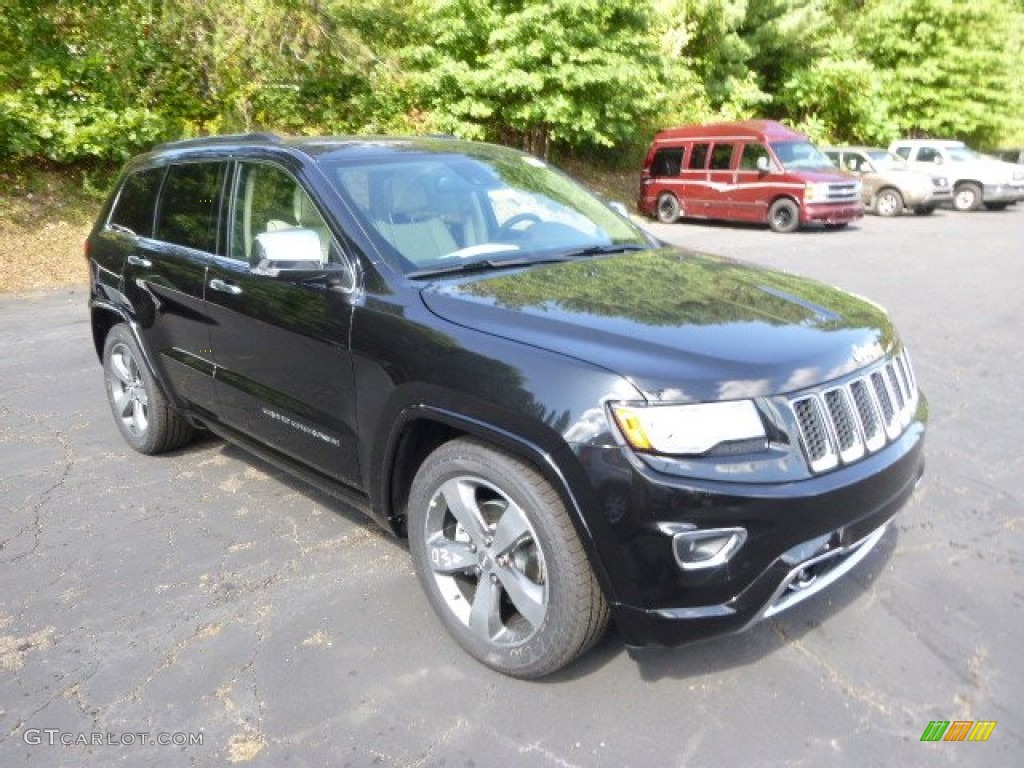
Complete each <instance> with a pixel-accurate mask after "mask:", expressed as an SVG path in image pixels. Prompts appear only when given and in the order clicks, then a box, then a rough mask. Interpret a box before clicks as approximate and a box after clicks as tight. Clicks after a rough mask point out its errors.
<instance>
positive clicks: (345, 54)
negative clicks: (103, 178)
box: [0, 0, 1024, 162]
mask: <svg viewBox="0 0 1024 768" xmlns="http://www.w3.org/2000/svg"><path fill="white" fill-rule="evenodd" d="M1022 71H1024V0H319V1H318V0H91V1H90V2H88V3H83V2H80V0H0V156H2V157H24V158H48V159H51V160H57V161H61V162H67V161H76V160H82V159H97V158H98V159H107V160H117V159H120V158H123V157H125V156H127V155H129V154H131V153H132V152H135V151H137V150H138V149H139V148H141V147H145V146H148V145H151V144H153V143H154V142H156V141H159V140H163V139H171V138H178V137H182V136H191V135H197V134H204V133H216V132H228V131H248V130H261V129H268V130H277V131H282V132H287V133H325V132H329V133H354V132H437V131H441V132H450V133H454V134H456V135H460V136H465V137H472V138H486V139H489V140H493V141H499V142H503V143H507V144H513V145H517V146H521V147H524V148H526V149H529V150H531V151H533V152H536V153H538V154H544V155H546V154H548V153H549V152H550V151H552V150H553V149H557V150H570V151H574V152H577V153H579V152H594V151H608V150H610V151H611V152H616V151H621V150H622V149H629V148H636V147H640V146H643V145H644V144H645V143H646V142H647V141H648V140H649V138H650V135H651V133H652V132H653V131H654V130H655V128H656V127H658V126H663V125H668V124H675V123H681V122H689V121H702V120H707V119H712V118H715V117H725V118H743V117H754V116H757V117H772V118H777V119H782V120H785V121H787V122H789V123H791V124H793V125H796V126H798V127H800V128H802V129H804V130H806V131H807V132H809V133H811V134H812V135H813V136H814V137H815V138H817V139H820V140H827V141H857V142H871V143H885V142H887V141H888V140H890V139H892V138H896V137H897V136H903V135H936V136H944V137H959V138H963V139H966V140H968V141H970V142H972V143H974V144H977V145H979V146H983V147H991V146H995V145H999V144H1015V145H1020V144H1024V85H1022V83H1024V81H1022V80H1021V78H1020V73H1021V72H1022Z"/></svg>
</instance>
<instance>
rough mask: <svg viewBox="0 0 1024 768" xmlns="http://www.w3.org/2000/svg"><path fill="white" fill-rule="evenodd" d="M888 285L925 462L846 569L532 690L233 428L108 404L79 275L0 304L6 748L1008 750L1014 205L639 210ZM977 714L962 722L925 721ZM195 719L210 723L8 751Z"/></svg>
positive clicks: (938, 755) (217, 761)
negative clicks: (814, 219)
mask: <svg viewBox="0 0 1024 768" xmlns="http://www.w3.org/2000/svg"><path fill="white" fill-rule="evenodd" d="M648 227H649V229H650V230H651V231H653V232H654V233H655V234H657V235H658V236H660V237H662V238H664V239H667V240H671V241H673V242H676V243H679V244H681V245H687V246H690V247H694V248H697V249H699V250H708V251H712V252H717V253H724V254H726V255H732V256H736V257H738V258H742V259H747V260H750V261H754V262H757V263H762V264H767V265H771V266H775V267H781V268H783V269H787V270H789V271H793V272H798V273H801V274H806V275H809V276H812V277H817V278H819V279H822V280H825V281H826V282H830V283H833V284H837V285H839V286H841V287H843V288H846V289H848V290H852V291H854V292H856V293H860V294H862V295H866V296H870V297H871V298H872V299H875V300H877V301H879V302H880V303H882V304H883V305H885V306H887V307H888V308H889V310H890V311H891V313H892V314H893V316H894V319H895V320H896V323H897V325H898V327H899V328H900V329H901V332H902V334H903V336H904V338H905V340H906V341H907V343H908V344H909V346H910V349H911V353H912V354H913V358H914V363H915V367H916V370H917V374H918V379H919V380H920V381H921V382H922V386H923V388H924V390H925V392H926V394H927V396H928V398H929V401H930V406H931V413H932V421H931V432H930V435H929V438H928V440H929V442H928V449H927V450H928V470H927V474H926V479H925V483H924V485H923V486H922V488H921V489H920V490H919V491H918V492H917V493H916V494H915V496H914V498H913V500H912V501H911V503H910V504H909V505H908V506H907V507H906V508H905V509H904V510H903V511H902V512H901V513H900V515H899V516H898V517H897V519H896V520H895V521H894V525H893V526H892V527H891V529H890V531H889V533H888V534H887V535H886V537H885V538H884V539H883V540H882V542H881V544H880V545H879V547H878V548H877V549H876V550H875V551H874V552H872V553H871V554H870V555H869V556H868V557H867V558H866V559H865V561H864V562H863V563H861V564H860V565H859V566H858V567H857V568H856V569H855V570H854V571H853V572H852V573H851V574H850V575H849V577H848V578H847V579H845V580H843V581H841V582H840V583H838V584H836V585H834V586H833V587H832V588H831V589H830V590H828V591H826V592H825V593H823V594H821V595H819V596H817V597H816V598H815V599H813V600H809V601H807V602H805V603H803V604H801V605H798V606H797V607H795V608H794V609H792V610H791V611H789V612H787V613H784V614H782V615H781V616H778V617H776V618H775V619H774V620H772V621H770V622H766V623H763V624H761V625H759V626H757V627H755V628H753V629H752V630H751V631H749V632H747V633H745V634H742V635H737V636H734V637H727V638H722V639H718V640H715V641H713V642H706V643H703V644H699V645H695V646H692V647H689V648H681V649H674V650H652V651H649V652H647V653H645V654H644V655H643V657H642V658H641V659H640V661H639V662H634V661H632V660H631V659H630V658H629V657H628V656H627V654H626V653H625V651H624V649H623V647H622V645H621V642H620V641H619V640H618V638H617V637H616V635H615V633H614V631H612V632H610V633H609V635H608V636H607V637H606V638H605V640H604V641H603V642H602V643H601V644H600V645H599V646H598V647H597V648H596V649H595V650H594V651H593V652H591V653H590V654H588V655H587V656H586V657H585V658H584V659H583V660H581V661H580V662H579V663H577V664H576V665H574V666H572V667H570V668H569V669H568V670H566V671H565V672H563V673H561V674H560V675H558V676H556V677H554V678H552V679H549V680H547V681H544V682H540V683H527V682H520V681H514V680H509V679H506V678H502V677H500V676H498V675H496V674H493V673H491V672H490V671H488V670H486V669H485V668H483V667H481V666H479V665H478V664H476V663H475V662H473V661H472V660H471V659H469V658H468V657H467V656H465V655H464V654H463V653H462V652H461V651H460V650H459V649H458V647H457V646H456V645H455V643H454V642H453V641H451V640H449V639H448V638H447V637H446V636H445V634H444V633H443V631H442V629H441V627H440V625H439V624H438V622H437V621H436V620H435V619H434V617H433V615H432V614H431V613H430V610H429V607H428V605H427V603H426V600H425V599H424V598H423V596H422V594H421V593H420V590H419V588H418V585H417V584H416V580H415V577H414V575H413V572H412V567H411V563H410V561H409V557H408V554H407V552H406V549H405V546H404V544H403V543H402V542H399V541H396V540H394V539H392V538H389V537H388V536H387V535H385V534H384V533H382V532H381V531H380V530H378V529H377V528H375V527H373V526H372V524H370V523H368V522H366V521H365V520H364V518H362V516H361V515H359V513H357V512H355V511H353V510H350V509H348V508H346V507H345V506H344V505H342V504H340V503H339V502H337V501H336V500H334V499H331V498H329V497H327V496H324V495H323V494H320V493H319V492H317V491H316V490H314V489H311V488H309V487H307V486H305V485H304V484H303V483H301V482H300V481H298V480H295V479H292V478H290V477H289V476H287V475H284V474H282V473H281V472H280V471H278V470H276V469H274V468H272V467H270V466H268V465H266V464H264V463H263V462H261V461H259V460H258V459H256V458H253V457H251V456H249V455H248V454H246V453H244V452H243V451H241V450H239V449H237V448H235V447H233V446H230V445H227V444H224V443H222V442H220V441H219V440H216V439H213V438H210V437H205V438H201V439H200V440H198V441H197V442H195V443H194V444H193V445H191V446H189V447H188V448H186V449H184V450H181V451H177V452H175V453H172V454H168V455H166V456H162V457H158V458H147V457H144V456H141V455H139V454H136V453H134V452H133V451H131V450H130V449H129V448H128V446H127V445H126V444H125V443H124V442H123V441H122V440H121V438H120V437H119V435H118V432H117V430H116V428H115V426H114V424H113V422H112V420H111V416H110V413H109V409H108V406H107V402H106V398H105V395H104V391H103V384H102V375H101V369H100V366H99V364H98V362H97V360H96V357H95V353H94V351H93V347H92V342H91V338H90V333H89V325H88V320H87V318H88V314H87V309H86V298H87V291H86V290H85V288H84V287H80V288H75V289H71V290H68V289H63V290H60V291H53V292H43V293H33V294H26V295H20V296H16V295H4V296H0V765H2V766H23V765H24V766H109V765H112V764H115V763H120V764H125V765H140V766H143V765H144V766H213V765H223V764H225V763H232V764H244V765H254V766H275V767H276V766H281V765H285V764H287V765H295V766H383V767H384V768H387V767H389V766H393V767H394V768H420V767H424V768H425V767H428V766H442V765H443V766H449V767H450V766H465V767H466V768H469V767H470V766H472V767H474V768H486V767H488V766H500V767H502V768H505V767H507V766H518V765H525V766H562V767H563V768H565V767H567V766H572V767H576V766H579V767H580V768H592V767H595V766H610V767H615V768H618V767H621V766H638V767H639V768H650V767H651V766H658V768H661V766H718V765H754V764H756V765H758V766H813V767H814V768H818V767H819V766H822V765H829V766H846V765H849V766H858V767H862V766H891V765H911V766H917V765H929V766H944V765H978V766H985V767H986V768H989V767H991V766H996V767H998V766H1011V765H1012V766H1016V765H1018V764H1019V759H1020V755H1021V754H1024V714H1022V713H1024V671H1022V669H1024V665H1022V661H1024V654H1022V649H1024V643H1022V637H1024V582H1022V580H1021V565H1022V549H1024V548H1022V535H1021V534H1022V532H1021V517H1022V512H1024V502H1022V500H1024V480H1022V477H1024V449H1022V447H1021V442H1020V435H1021V426H1022V425H1024V399H1022V398H1021V396H1020V395H1019V382H1020V381H1021V380H1024V345H1022V344H1021V341H1020V330H1021V328H1024V318H1022V314H1024V299H1022V296H1024V268H1022V267H1021V262H1020V243H1021V241H1022V235H1024V206H1017V207H1016V208H1012V209H1010V210H1008V211H1005V212H1003V213H988V212H980V213H977V214H971V215H963V214H955V213H953V212H950V211H939V212H938V213H936V214H935V215H934V216H932V217H914V216H906V217H902V218H901V219H899V220H895V221H893V220H888V219H877V218H868V219H865V220H863V221H861V222H859V223H857V224H855V225H854V226H853V227H851V228H850V229H849V230H847V231H843V232H803V233H798V234H795V235H775V234H772V233H770V232H768V231H766V230H764V229H759V228H752V227H737V226H722V225H713V224H679V225H674V226H662V225H655V224H649V225H648ZM930 720H995V721H998V726H997V727H996V728H995V730H994V731H993V733H992V736H991V738H990V739H989V741H988V742H985V743H935V744H925V743H921V742H920V741H919V739H920V736H921V734H922V732H923V731H924V729H925V727H926V726H927V725H928V722H929V721H930ZM46 729H55V730H56V732H57V733H58V734H69V735H72V736H78V735H80V734H85V735H86V736H88V735H90V734H94V733H95V734H101V735H103V736H104V737H105V738H110V737H114V738H117V739H120V741H124V740H125V735H130V734H142V733H144V734H149V735H152V736H153V737H154V738H155V737H156V736H157V735H158V734H201V736H202V744H192V745H174V744H171V745H162V744H143V743H140V740H141V737H140V736H136V737H134V738H135V743H131V744H126V743H100V744H81V743H79V744H71V745H68V746H65V745H61V744H60V743H59V741H58V743H56V744H54V745H50V744H48V743H47V742H46V735H45V734H43V735H42V738H41V741H42V743H36V744H33V743H29V742H30V741H32V739H31V738H26V737H27V735H28V734H30V733H32V732H34V731H44V730H46Z"/></svg>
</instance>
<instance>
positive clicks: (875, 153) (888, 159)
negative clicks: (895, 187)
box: [867, 149, 907, 170]
mask: <svg viewBox="0 0 1024 768" xmlns="http://www.w3.org/2000/svg"><path fill="white" fill-rule="evenodd" d="M867 156H868V157H870V158H871V162H873V163H874V164H875V165H877V166H878V167H879V168H892V169H894V170H905V169H906V167H907V161H906V160H904V159H903V158H902V157H900V156H899V155H894V154H893V153H892V152H886V151H885V150H884V149H873V150H871V151H869V152H868V153H867Z"/></svg>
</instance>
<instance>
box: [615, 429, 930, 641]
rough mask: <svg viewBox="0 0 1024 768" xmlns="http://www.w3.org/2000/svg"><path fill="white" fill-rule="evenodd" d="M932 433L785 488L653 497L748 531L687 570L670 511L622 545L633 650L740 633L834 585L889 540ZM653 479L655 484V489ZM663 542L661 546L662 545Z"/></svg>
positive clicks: (623, 611)
mask: <svg viewBox="0 0 1024 768" xmlns="http://www.w3.org/2000/svg"><path fill="white" fill-rule="evenodd" d="M923 442H924V428H923V426H922V425H920V424H915V425H912V426H911V427H910V428H909V429H908V430H907V431H906V432H905V433H904V434H903V436H902V437H901V438H900V439H899V440H897V441H896V442H895V443H893V444H892V445H890V446H888V447H887V448H886V449H885V450H883V451H881V452H880V453H878V454H876V455H874V456H872V457H870V458H868V459H865V460H863V461H861V462H858V463H857V464H854V465H851V466H849V467H846V468H844V469H842V470H839V471H836V472H830V473H825V474H823V475H820V476H817V477H813V478H810V479H808V480H806V481H801V482H794V483H789V484H786V485H785V486H784V487H781V488H780V487H776V488H767V487H760V486H758V487H748V488H746V489H743V488H740V487H733V488H729V489H725V488H721V487H720V486H719V487H716V488H712V487H711V486H710V485H708V484H701V485H700V486H697V487H694V485H692V484H691V485H690V487H687V488H683V487H676V488H666V487H664V486H663V485H662V486H660V487H658V488H657V489H656V490H653V491H651V489H648V492H649V494H650V495H649V499H650V500H651V501H654V500H655V499H657V501H656V502H655V503H654V504H653V507H655V509H656V510H673V511H674V512H675V514H673V515H672V516H673V517H674V518H675V519H676V520H680V519H685V520H687V521H692V522H695V523H696V524H697V526H698V527H699V528H703V527H714V528H719V527H725V526H736V527H742V528H744V529H745V530H746V531H747V532H748V537H747V540H746V542H745V543H744V545H743V546H742V547H741V548H740V549H739V550H738V551H737V553H736V554H735V555H734V556H733V557H732V558H731V559H730V560H729V561H728V562H726V563H724V564H722V565H720V566H717V567H714V568H710V569H706V570H695V571H688V572H686V571H683V570H681V569H680V568H679V566H678V564H677V563H676V561H675V560H674V558H673V554H672V549H671V545H670V543H668V542H667V541H666V539H667V537H666V536H665V534H664V530H665V525H666V523H665V521H664V513H658V512H657V511H656V512H655V514H653V515H652V516H651V517H652V518H662V519H661V520H659V521H655V520H653V519H652V520H650V521H649V522H647V523H646V525H640V526H637V527H636V529H634V530H633V531H632V535H631V536H630V540H629V541H620V545H619V546H620V554H621V555H622V556H621V557H620V558H619V562H620V563H621V564H623V565H624V570H625V571H626V573H623V574H620V576H624V577H627V578H628V579H629V582H628V583H624V580H619V581H620V585H622V586H623V589H621V590H620V591H619V594H620V595H621V596H624V598H625V599H620V600H616V601H613V605H612V609H613V615H614V617H615V621H616V625H617V627H618V631H619V633H620V635H621V637H622V638H623V640H624V642H625V643H626V645H627V646H633V647H636V646H646V645H662V646H675V645H682V644H685V643H690V642H694V641H697V640H701V639H704V638H708V637H713V636H716V635H723V634H730V633H733V632H738V631H740V630H743V629H744V628H746V627H748V626H750V625H751V624H753V623H755V622H757V621H759V620H760V619H762V618H765V617H767V616H772V615H775V614H777V613H779V612H781V611H783V610H785V609H787V608H789V607H791V606H792V605H795V604H796V603H798V602H801V601H802V600H804V599H806V598H807V597H810V596H812V595H814V594H816V593H817V592H819V591H821V590H822V589H824V588H825V587H827V586H828V585H829V584H831V583H833V582H834V581H836V580H837V579H839V578H840V577H841V576H843V575H844V574H845V573H846V572H847V571H848V570H850V569H851V568H853V566H854V565H856V563H857V562H859V561H860V560H861V559H862V558H863V557H865V556H866V555H867V554H868V552H870V551H871V549H872V548H873V547H874V546H875V545H876V544H877V543H878V542H879V540H880V539H881V538H882V535H883V533H884V531H885V528H886V525H887V524H888V522H889V521H890V520H891V519H892V517H893V515H895V514H896V512H897V511H898V510H899V509H900V508H901V507H902V506H903V505H904V504H905V503H906V502H907V500H908V499H909V498H910V497H911V495H912V494H913V491H914V488H915V487H916V485H917V483H918V481H919V480H920V478H921V476H922V474H923V472H924V455H923ZM649 482H650V480H648V483H649ZM659 537H660V540H659Z"/></svg>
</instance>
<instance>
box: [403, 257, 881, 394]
mask: <svg viewBox="0 0 1024 768" xmlns="http://www.w3.org/2000/svg"><path fill="white" fill-rule="evenodd" d="M422 297H423V301H424V303H425V304H426V305H427V307H428V308H429V309H430V310H431V311H432V312H433V313H434V314H436V315H438V316H439V317H441V318H444V319H445V320H447V321H449V322H452V323H455V324H457V325H460V326H464V327H467V328H472V329H475V330H478V331H481V332H483V333H488V334H492V335H494V336H500V337H502V338H506V339H511V340H514V341H517V342H520V343H523V344H528V345H530V346H533V347H538V348H541V349H545V350H549V351H551V352H555V353H558V354H562V355H567V356H570V357H573V358H576V359H579V360H583V361H586V362H588V363H590V364H592V365H595V366H599V367H602V368H605V369H608V370H612V371H614V372H616V373H618V374H620V375H622V376H623V377H625V378H627V379H628V380H630V381H631V382H632V383H633V384H634V385H635V386H636V387H637V389H639V390H640V392H642V393H643V395H644V396H645V397H646V398H648V399H650V400H666V401H667V400H671V401H675V402H688V401H705V400H712V399H734V398H741V397H757V396H766V395H772V394H780V393H786V392H790V391H794V390H798V389H802V388H805V387H809V386H813V385H816V384H820V383H822V382H825V381H829V380H831V379H834V378H836V377H838V376H842V375H844V374H846V373H848V372H850V371H853V370H856V369H858V368H861V367H863V366H865V365H867V364H868V363H870V362H872V361H873V360H876V359H878V358H880V357H882V356H883V355H884V354H886V353H887V352H889V351H890V350H891V349H892V348H893V347H894V346H895V345H896V343H897V341H896V338H895V335H894V331H893V328H892V326H891V325H890V323H889V321H888V319H887V317H886V315H885V312H884V311H883V310H882V309H881V308H879V307H878V306H876V305H874V304H872V303H870V302H868V301H865V300H864V299H860V298H857V297H855V296H852V295H850V294H848V293H844V292H842V291H839V290H838V289H835V288H831V287H829V286H827V285H823V284H821V283H816V282H814V281H811V280H807V279H805V278H801V277H797V276H795V275H789V274H786V273H780V272H774V271H771V270H767V269H762V268H758V267H752V266H745V265H741V264H739V263H737V262H733V261H730V260H727V259H722V258H719V257H713V256H707V255H703V254H695V253H682V252H679V251H676V250H673V249H667V248H666V249H659V250H652V251H643V252H630V253H624V254H620V255H615V256H608V257H597V258H592V259H588V260H583V261H574V262H563V263H557V264H547V265H536V266H533V267H528V268H524V269H519V270H517V271H515V272H512V273H509V272H502V273H499V274H484V275H480V274H474V275H472V276H470V277H462V278H458V279H452V278H446V279H443V280H438V281H436V282H434V283H431V284H430V285H428V286H427V287H425V288H424V289H423V290H422Z"/></svg>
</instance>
